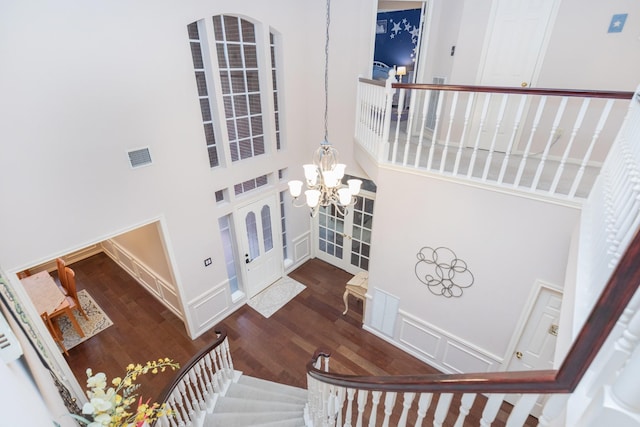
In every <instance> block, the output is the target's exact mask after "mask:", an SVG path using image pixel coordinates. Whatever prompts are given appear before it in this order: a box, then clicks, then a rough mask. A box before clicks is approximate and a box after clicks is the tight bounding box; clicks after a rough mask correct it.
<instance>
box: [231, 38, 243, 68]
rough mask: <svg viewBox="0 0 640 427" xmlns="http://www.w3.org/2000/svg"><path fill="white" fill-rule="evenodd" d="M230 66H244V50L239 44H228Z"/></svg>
mask: <svg viewBox="0 0 640 427" xmlns="http://www.w3.org/2000/svg"><path fill="white" fill-rule="evenodd" d="M227 55H228V58H229V68H244V66H243V64H242V50H241V48H240V45H239V44H227Z"/></svg>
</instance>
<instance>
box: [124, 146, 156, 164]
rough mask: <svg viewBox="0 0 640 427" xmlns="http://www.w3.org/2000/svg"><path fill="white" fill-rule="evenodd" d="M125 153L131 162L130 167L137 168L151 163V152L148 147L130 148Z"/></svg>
mask: <svg viewBox="0 0 640 427" xmlns="http://www.w3.org/2000/svg"><path fill="white" fill-rule="evenodd" d="M127 153H128V154H129V162H130V163H131V167H132V168H139V167H142V166H147V165H150V164H151V153H150V152H149V147H145V148H140V149H137V150H131V151H128V152H127Z"/></svg>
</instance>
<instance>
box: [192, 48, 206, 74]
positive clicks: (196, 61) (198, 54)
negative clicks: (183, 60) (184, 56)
mask: <svg viewBox="0 0 640 427" xmlns="http://www.w3.org/2000/svg"><path fill="white" fill-rule="evenodd" d="M191 59H192V60H193V68H195V69H198V70H201V69H203V68H204V63H203V62H202V50H201V48H200V43H198V42H191Z"/></svg>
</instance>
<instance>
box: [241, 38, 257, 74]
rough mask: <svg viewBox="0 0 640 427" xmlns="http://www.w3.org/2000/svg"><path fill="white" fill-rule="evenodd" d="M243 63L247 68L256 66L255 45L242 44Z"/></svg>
mask: <svg viewBox="0 0 640 427" xmlns="http://www.w3.org/2000/svg"><path fill="white" fill-rule="evenodd" d="M244 63H245V66H246V67H247V68H258V54H257V51H256V46H255V45H251V44H250V45H245V46H244Z"/></svg>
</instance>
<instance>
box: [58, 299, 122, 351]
mask: <svg viewBox="0 0 640 427" xmlns="http://www.w3.org/2000/svg"><path fill="white" fill-rule="evenodd" d="M78 299H79V300H80V305H81V306H82V308H83V309H84V311H85V312H86V313H87V317H89V320H87V319H85V318H84V316H83V315H82V313H80V312H78V310H73V314H74V315H75V317H76V319H78V323H79V324H80V327H81V328H82V332H84V337H82V338H81V337H80V335H78V333H77V332H76V330H75V329H74V328H73V325H72V324H71V321H70V320H69V318H68V317H67V316H59V317H58V318H57V319H56V321H57V322H58V325H59V326H60V330H61V331H62V338H63V342H64V346H65V348H66V349H67V350H69V349H70V348H73V347H75V346H77V345H78V344H80V343H81V342H84V341H86V340H88V339H89V338H91V337H92V336H94V335H96V334H97V333H98V332H101V331H104V330H105V329H106V328H108V327H109V326H111V325H113V322H112V321H111V319H109V316H107V315H106V314H105V313H104V311H102V309H101V308H100V306H99V305H98V304H97V303H96V302H95V301H94V300H93V298H92V297H91V295H89V292H87V291H86V290H85V289H83V290H81V291H78Z"/></svg>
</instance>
